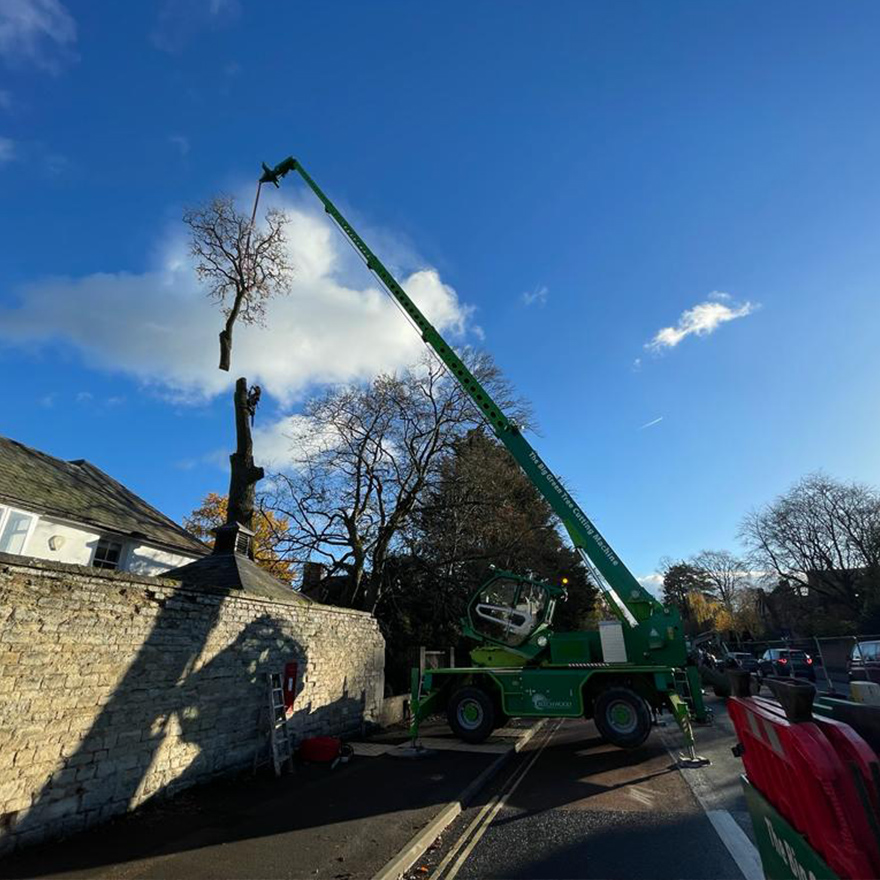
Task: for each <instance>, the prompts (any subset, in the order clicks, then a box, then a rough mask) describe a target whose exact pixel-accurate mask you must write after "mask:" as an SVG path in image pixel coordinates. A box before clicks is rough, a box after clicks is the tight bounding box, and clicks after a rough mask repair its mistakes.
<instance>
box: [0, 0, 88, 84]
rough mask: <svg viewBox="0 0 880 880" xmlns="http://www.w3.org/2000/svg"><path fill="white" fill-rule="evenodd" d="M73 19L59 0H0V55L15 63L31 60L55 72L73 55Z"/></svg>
mask: <svg viewBox="0 0 880 880" xmlns="http://www.w3.org/2000/svg"><path fill="white" fill-rule="evenodd" d="M75 43H76V22H75V21H74V20H73V16H72V15H71V14H70V13H69V12H68V11H67V9H66V8H65V7H64V5H63V4H62V3H61V2H59V0H3V2H2V3H0V58H2V59H3V60H4V61H5V62H6V63H7V64H10V65H13V66H17V65H22V64H33V65H35V66H36V67H39V68H42V69H43V70H47V71H49V72H51V73H56V72H57V71H58V70H59V68H60V66H61V63H62V62H63V61H65V60H70V59H71V58H73V57H75V56H74V53H73V45H74V44H75Z"/></svg>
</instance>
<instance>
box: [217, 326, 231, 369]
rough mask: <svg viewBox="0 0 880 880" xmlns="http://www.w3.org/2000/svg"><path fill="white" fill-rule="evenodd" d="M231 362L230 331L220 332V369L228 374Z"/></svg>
mask: <svg viewBox="0 0 880 880" xmlns="http://www.w3.org/2000/svg"><path fill="white" fill-rule="evenodd" d="M231 362H232V330H231V329H230V330H221V331H220V369H221V370H226V372H227V373H228V372H229V365H230V363H231Z"/></svg>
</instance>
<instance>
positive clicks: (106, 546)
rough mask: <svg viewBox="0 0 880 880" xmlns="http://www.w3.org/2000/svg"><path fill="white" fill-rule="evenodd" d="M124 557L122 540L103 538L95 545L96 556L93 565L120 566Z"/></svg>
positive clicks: (102, 566) (103, 566) (100, 566)
mask: <svg viewBox="0 0 880 880" xmlns="http://www.w3.org/2000/svg"><path fill="white" fill-rule="evenodd" d="M121 558H122V541H114V540H113V539H112V538H101V539H100V540H99V541H98V546H97V547H95V556H94V558H93V559H92V565H93V566H94V567H95V568H110V569H116V568H119V562H120V560H121Z"/></svg>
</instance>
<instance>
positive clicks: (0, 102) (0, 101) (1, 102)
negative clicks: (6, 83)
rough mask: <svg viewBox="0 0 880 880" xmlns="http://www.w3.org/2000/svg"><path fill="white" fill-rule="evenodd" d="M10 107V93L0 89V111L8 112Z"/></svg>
mask: <svg viewBox="0 0 880 880" xmlns="http://www.w3.org/2000/svg"><path fill="white" fill-rule="evenodd" d="M11 106H12V92H8V91H7V90H6V89H0V110H8V109H9V108H10V107H11Z"/></svg>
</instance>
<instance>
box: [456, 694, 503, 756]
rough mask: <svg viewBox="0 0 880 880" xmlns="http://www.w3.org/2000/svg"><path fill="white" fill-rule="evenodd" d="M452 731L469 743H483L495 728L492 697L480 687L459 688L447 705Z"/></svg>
mask: <svg viewBox="0 0 880 880" xmlns="http://www.w3.org/2000/svg"><path fill="white" fill-rule="evenodd" d="M446 717H447V719H448V721H449V726H450V727H451V728H452V732H453V733H454V734H455V735H456V736H457V737H459V739H463V740H464V741H465V742H468V743H481V742H483V741H484V740H485V739H487V737H488V736H489V734H491V733H492V731H493V730H494V729H495V707H494V705H492V698H491V697H490V696H489V694H487V693H486V692H485V691H484V690H481V689H480V688H478V687H472V686H468V687H463V688H459V689H458V690H457V691H456V692H455V693H454V694H453V695H452V698H451V699H450V700H449V703H448V704H447V706H446Z"/></svg>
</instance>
